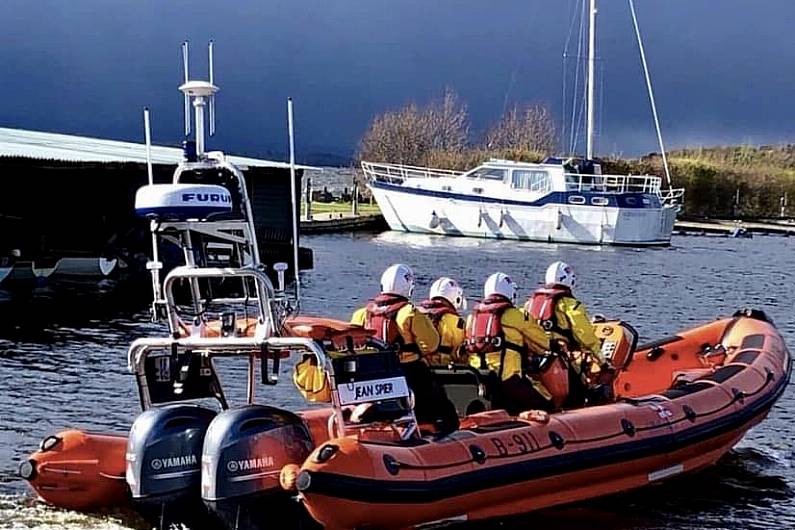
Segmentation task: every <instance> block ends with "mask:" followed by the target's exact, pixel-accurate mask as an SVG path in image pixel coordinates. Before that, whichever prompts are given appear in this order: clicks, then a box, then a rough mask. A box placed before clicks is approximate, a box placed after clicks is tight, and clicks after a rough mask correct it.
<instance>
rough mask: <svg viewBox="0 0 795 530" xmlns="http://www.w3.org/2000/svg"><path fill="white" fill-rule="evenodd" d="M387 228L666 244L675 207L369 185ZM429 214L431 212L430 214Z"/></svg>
mask: <svg viewBox="0 0 795 530" xmlns="http://www.w3.org/2000/svg"><path fill="white" fill-rule="evenodd" d="M371 191H372V193H373V197H375V200H376V201H377V202H378V206H379V207H380V209H381V212H382V213H383V215H384V218H385V219H386V221H387V223H389V226H390V228H391V229H392V230H399V231H404V232H419V233H430V234H440V235H453V236H469V237H481V238H493V239H517V240H526V241H547V242H558V243H583V244H596V245H598V244H604V245H634V246H645V245H667V244H670V241H671V233H672V231H673V226H674V221H675V219H676V209H675V208H674V207H670V206H663V207H661V208H619V207H601V206H591V205H574V204H544V205H539V206H536V205H518V204H501V203H499V202H494V201H488V202H480V201H477V200H476V199H474V200H473V199H467V200H460V199H453V198H447V197H443V196H438V195H428V194H423V193H417V192H416V191H414V190H412V189H411V188H409V189H406V190H401V189H394V188H393V189H383V188H382V187H378V186H371ZM434 214H435V215H434Z"/></svg>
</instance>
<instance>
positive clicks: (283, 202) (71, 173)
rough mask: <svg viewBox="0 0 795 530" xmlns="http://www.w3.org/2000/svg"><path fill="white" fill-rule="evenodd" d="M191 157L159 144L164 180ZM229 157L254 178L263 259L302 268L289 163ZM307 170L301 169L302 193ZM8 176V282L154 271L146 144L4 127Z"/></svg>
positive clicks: (0, 240)
mask: <svg viewBox="0 0 795 530" xmlns="http://www.w3.org/2000/svg"><path fill="white" fill-rule="evenodd" d="M182 157H183V152H182V149H180V148H178V147H164V146H153V147H152V161H153V164H154V176H155V182H163V183H165V182H170V180H171V176H172V173H173V171H174V169H175V167H176V165H177V164H178V163H179V162H180V160H182ZM228 159H229V160H230V161H231V162H232V163H234V164H235V165H237V166H238V167H240V168H241V169H243V171H244V174H245V176H246V184H247V186H248V193H249V197H250V198H251V202H252V208H253V214H254V218H255V224H256V228H257V239H258V242H259V248H260V254H261V259H262V262H263V263H265V264H267V265H269V266H270V265H272V264H273V263H275V262H278V261H286V262H292V258H291V256H292V250H291V248H292V247H291V245H292V219H291V200H290V168H289V165H288V164H286V163H283V162H275V161H270V160H260V159H255V158H246V157H238V156H228ZM305 169H309V168H308V167H307V166H297V171H296V180H297V186H296V189H297V190H300V181H301V175H302V173H303V171H304V170H305ZM0 175H2V183H3V189H2V192H0V272H2V274H0V276H4V275H5V276H6V280H7V281H10V280H12V279H13V277H14V275H15V274H16V275H19V274H20V273H21V271H24V273H23V274H22V276H21V277H23V278H24V277H26V276H29V275H30V274H35V275H39V274H42V275H47V274H49V273H51V272H52V271H53V270H56V271H63V272H73V273H76V274H94V273H98V274H101V275H104V274H109V273H110V272H111V271H112V270H113V269H115V268H122V269H126V270H128V271H129V272H133V273H135V272H143V273H145V268H144V267H145V263H146V261H147V260H148V257H149V254H150V252H151V239H150V235H149V231H148V230H149V226H148V224H147V223H146V222H145V221H144V220H142V219H139V218H137V217H136V216H135V213H134V210H133V205H134V199H135V192H136V190H137V189H138V188H139V187H141V186H143V185H145V184H147V171H146V146H145V145H144V144H137V143H130V142H121V141H115V140H106V139H96V138H86V137H80V136H71V135H65V134H54V133H47V132H37V131H26V130H19V129H6V128H0ZM300 262H301V265H300V266H301V268H302V269H305V268H311V267H312V253H311V250H309V249H301V252H300ZM14 269H16V272H15V273H14V274H12V271H13V270H14ZM0 281H2V278H0Z"/></svg>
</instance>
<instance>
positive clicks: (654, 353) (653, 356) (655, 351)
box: [646, 346, 665, 361]
mask: <svg viewBox="0 0 795 530" xmlns="http://www.w3.org/2000/svg"><path fill="white" fill-rule="evenodd" d="M663 353H665V348H661V347H660V346H655V347H654V348H652V349H651V350H649V353H647V354H646V358H647V359H648V360H650V361H656V360H657V359H659V358H660V356H661V355H662V354H663Z"/></svg>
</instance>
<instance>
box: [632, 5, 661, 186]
mask: <svg viewBox="0 0 795 530" xmlns="http://www.w3.org/2000/svg"><path fill="white" fill-rule="evenodd" d="M629 10H630V12H631V13H632V24H633V25H634V26H635V36H636V37H637V39H638V50H639V51H640V60H641V63H643V73H644V74H645V76H646V88H647V89H648V92H649V103H651V113H652V116H653V117H654V127H655V129H656V130H657V141H658V142H659V143H660V153H661V154H662V162H663V169H664V170H665V179H666V180H667V181H668V188H669V189H670V188H671V173H670V171H669V169H668V158H667V157H666V156H665V146H664V145H663V139H662V133H661V132H660V120H659V118H658V117H657V105H656V104H655V103H654V92H653V91H652V88H651V77H650V76H649V66H648V64H646V52H645V51H644V49H643V41H642V40H641V38H640V27H639V26H638V17H637V16H636V14H635V2H634V1H633V0H629Z"/></svg>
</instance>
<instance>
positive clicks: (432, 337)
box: [351, 303, 439, 363]
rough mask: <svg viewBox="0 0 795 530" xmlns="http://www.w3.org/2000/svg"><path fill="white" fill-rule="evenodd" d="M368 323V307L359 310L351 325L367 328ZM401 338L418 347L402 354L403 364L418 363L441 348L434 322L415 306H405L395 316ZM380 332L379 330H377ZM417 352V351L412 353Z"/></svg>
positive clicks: (354, 314)
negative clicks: (418, 360)
mask: <svg viewBox="0 0 795 530" xmlns="http://www.w3.org/2000/svg"><path fill="white" fill-rule="evenodd" d="M366 323H367V307H363V308H361V309H357V310H356V312H354V313H353V316H352V317H351V324H355V325H357V326H365V324H366ZM395 323H396V324H397V328H398V331H399V333H400V336H401V337H402V339H403V343H404V344H405V345H416V349H415V348H413V347H409V348H407V349H406V351H404V352H401V355H400V361H401V362H404V363H405V362H411V361H416V360H417V359H420V358H422V357H426V356H427V355H430V354H432V353H434V352H436V350H437V349H438V348H439V333H438V332H437V331H436V328H435V327H434V326H433V322H431V319H429V318H428V317H427V316H426V315H425V314H424V313H422V312H421V311H419V310H418V309H417V308H416V307H414V305H413V304H411V303H409V304H406V305H404V306H403V307H401V308H400V310H398V312H397V315H396V316H395ZM376 332H378V330H376ZM411 350H415V351H411ZM417 352H419V353H417Z"/></svg>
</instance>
